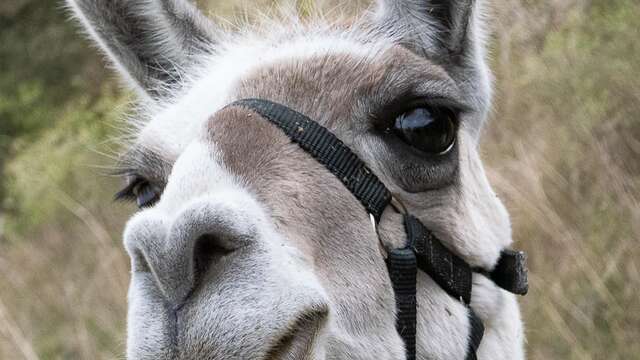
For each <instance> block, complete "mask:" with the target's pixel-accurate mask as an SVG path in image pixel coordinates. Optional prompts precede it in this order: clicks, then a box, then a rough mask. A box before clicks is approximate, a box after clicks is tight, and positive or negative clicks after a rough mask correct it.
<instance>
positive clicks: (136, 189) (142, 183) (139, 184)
mask: <svg viewBox="0 0 640 360" xmlns="http://www.w3.org/2000/svg"><path fill="white" fill-rule="evenodd" d="M129 179H130V180H129V184H127V186H125V187H124V189H122V190H120V191H119V192H117V193H116V195H115V200H116V201H129V202H136V203H137V205H138V207H139V208H145V207H149V206H152V205H153V204H154V203H155V202H156V201H157V200H158V198H159V196H160V195H159V191H157V189H156V187H155V186H154V185H153V184H151V182H149V181H148V180H147V179H145V178H143V177H141V176H139V175H130V176H129ZM149 191H153V193H147V192H149ZM143 194H144V195H146V199H142V200H141V195H143Z"/></svg>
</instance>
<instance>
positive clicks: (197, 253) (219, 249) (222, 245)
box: [193, 234, 235, 286]
mask: <svg viewBox="0 0 640 360" xmlns="http://www.w3.org/2000/svg"><path fill="white" fill-rule="evenodd" d="M234 250H235V249H234V248H233V246H231V244H229V243H228V242H226V241H224V240H223V239H222V238H220V237H218V236H215V235H211V234H205V235H202V236H200V237H199V238H198V240H197V241H196V245H195V247H194V249H193V262H194V282H195V286H197V285H198V284H199V282H200V281H201V280H202V278H203V277H204V276H205V274H206V273H207V271H208V270H209V268H210V267H211V265H212V264H215V263H217V262H219V261H220V259H221V258H222V257H223V256H225V255H228V254H230V253H232V252H233V251H234Z"/></svg>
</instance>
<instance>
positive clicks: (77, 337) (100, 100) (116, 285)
mask: <svg viewBox="0 0 640 360" xmlns="http://www.w3.org/2000/svg"><path fill="white" fill-rule="evenodd" d="M253 2H259V3H260V5H263V6H266V5H268V4H271V3H273V1H267V0H261V1H253ZM199 3H201V4H202V5H208V4H209V3H212V4H213V3H215V6H216V8H217V9H222V11H223V13H232V12H234V10H233V8H232V7H231V6H230V5H229V2H228V1H220V2H216V1H205V0H203V1H199ZM309 3H310V1H303V2H301V4H302V6H301V9H302V10H301V11H308V4H309ZM494 3H496V8H495V11H494V13H495V16H496V19H497V22H496V23H495V24H493V27H494V32H495V35H494V37H493V38H492V48H493V51H492V55H493V61H492V68H493V69H494V71H495V75H496V78H497V81H496V86H497V89H496V95H495V100H496V106H495V112H494V116H493V119H492V122H491V124H490V126H489V127H488V128H487V129H486V134H485V135H486V138H485V143H484V147H483V154H484V158H485V160H486V162H487V165H488V171H489V174H490V178H491V180H492V182H493V184H494V185H495V187H496V188H497V191H498V193H499V194H500V196H501V197H502V198H503V199H504V200H505V201H506V203H507V206H508V208H509V209H510V211H511V213H512V217H513V224H514V237H515V239H516V241H517V246H518V247H519V248H524V249H526V250H527V251H528V252H529V256H530V263H531V283H532V285H531V293H530V294H529V295H528V296H527V297H526V298H524V299H523V301H522V304H523V310H524V316H525V320H526V323H527V329H528V334H527V337H528V352H529V356H530V358H532V359H603V358H606V359H632V358H637V357H638V355H637V354H639V353H640V342H638V341H637V339H638V338H640V302H639V301H638V298H640V290H638V289H640V268H639V267H638V265H637V261H636V259H638V258H640V246H638V240H640V206H639V202H640V176H639V175H640V161H639V159H640V121H638V115H637V114H639V113H640V61H639V60H638V59H640V43H639V42H638V39H640V26H638V21H637V19H638V18H640V3H638V2H637V1H635V0H591V1H586V0H585V1H579V0H560V1H554V2H552V3H549V2H547V1H528V0H512V1H507V2H504V3H499V4H498V2H494ZM210 8H212V6H210ZM65 19H66V16H65V14H64V11H63V10H62V9H61V7H60V6H59V4H58V3H56V2H51V1H43V0H14V1H10V2H3V3H1V4H0V44H1V45H0V68H1V69H3V71H2V72H1V73H0V358H3V359H4V358H7V359H13V358H20V357H24V358H27V359H35V358H42V359H71V358H77V359H91V358H109V359H114V358H121V357H122V353H123V344H124V328H125V325H124V316H125V314H126V306H125V300H126V288H127V282H128V261H127V259H126V257H125V255H124V251H123V250H122V246H121V244H120V240H119V233H120V231H121V228H122V224H123V220H124V219H125V218H126V216H127V215H128V213H129V212H130V211H131V209H130V208H128V207H123V206H120V205H117V204H114V203H113V202H112V201H111V196H112V193H113V192H115V190H116V189H117V180H116V179H114V178H112V177H110V176H105V175H104V174H106V173H108V170H106V169H104V168H102V166H105V165H109V164H110V160H109V159H108V158H106V157H105V156H104V155H101V154H102V153H105V152H106V153H111V152H112V150H113V148H114V147H117V146H116V145H114V144H113V143H112V142H111V141H110V140H109V139H110V138H111V137H112V136H114V135H115V134H116V132H117V131H116V130H115V129H116V128H117V127H118V126H119V125H118V121H119V120H118V119H120V117H121V115H122V113H123V111H124V110H126V106H125V104H126V102H127V101H128V94H125V93H123V92H122V91H119V90H118V86H117V84H114V81H113V77H112V76H111V75H110V73H109V71H106V70H105V69H104V68H103V66H102V62H101V60H100V57H99V56H98V55H96V51H95V50H94V49H93V48H92V47H91V46H90V44H89V42H88V41H85V40H83V39H82V36H80V35H78V32H77V28H76V27H75V26H74V25H73V24H71V23H70V22H68V21H66V20H65Z"/></svg>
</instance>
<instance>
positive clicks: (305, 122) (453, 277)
mask: <svg viewBox="0 0 640 360" xmlns="http://www.w3.org/2000/svg"><path fill="white" fill-rule="evenodd" d="M229 106H239V107H243V108H246V109H249V110H252V111H254V112H256V113H258V114H259V115H260V116H262V117H263V118H265V119H267V120H268V121H270V122H271V123H273V124H274V125H276V126H278V127H279V128H280V129H282V130H283V131H284V133H285V134H286V135H287V136H289V138H290V139H291V141H293V142H295V143H297V144H298V145H299V146H300V147H301V148H302V149H304V150H305V151H307V152H308V153H309V154H311V156H313V157H314V158H315V159H316V160H317V161H318V162H320V163H321V164H322V165H324V166H325V167H326V168H327V169H328V170H329V171H331V173H333V174H334V175H335V176H336V177H337V178H338V179H340V181H342V183H343V184H344V185H345V186H346V187H347V189H349V191H351V193H352V194H353V195H354V196H355V197H356V198H357V199H358V200H359V201H360V203H361V204H362V205H363V206H364V207H365V209H366V210H367V211H368V212H369V214H370V215H371V217H372V219H373V220H372V222H373V224H374V228H375V227H376V226H377V224H378V222H379V221H380V217H381V216H382V213H383V211H384V210H385V208H386V207H387V206H388V205H389V204H392V206H393V207H394V208H395V209H396V210H397V211H399V212H401V213H402V214H403V216H404V226H405V231H406V233H407V243H406V244H405V247H403V248H397V249H396V248H392V249H388V248H387V249H385V250H386V252H387V259H386V260H387V268H388V271H389V277H390V279H391V284H392V286H393V291H394V294H395V298H396V309H397V322H396V329H397V330H398V333H399V334H400V336H401V337H402V339H403V340H404V343H405V349H406V355H407V360H414V359H415V358H416V278H417V269H420V270H422V271H424V272H425V273H427V275H429V276H430V277H431V278H432V279H433V280H434V281H435V282H436V283H437V284H438V285H439V286H440V287H441V288H442V289H443V290H444V291H445V292H447V293H448V294H449V295H450V296H452V297H453V298H455V299H457V300H459V301H460V302H461V303H463V304H464V305H465V306H467V308H468V309H469V326H470V339H469V346H468V350H467V357H466V359H467V360H473V359H476V352H477V350H478V347H479V346H480V342H481V340H482V336H483V334H484V325H483V324H482V321H481V320H480V318H479V317H478V316H477V315H476V314H475V313H474V312H473V309H472V308H471V306H470V304H471V291H472V287H473V286H472V275H473V273H474V272H475V273H479V274H483V275H485V276H487V277H488V278H489V279H491V280H492V281H493V282H494V283H495V284H496V285H498V286H499V287H501V288H502V289H504V290H507V291H509V292H512V293H514V294H518V295H525V294H526V293H527V291H528V283H527V266H526V255H525V253H524V252H520V251H513V250H508V249H507V250H503V251H502V254H501V256H500V259H499V261H498V263H497V265H496V266H495V267H494V268H493V269H492V270H486V269H478V268H473V267H471V266H469V264H467V263H466V262H465V261H464V260H463V259H462V258H460V257H459V256H457V255H456V254H455V253H453V252H452V251H451V250H449V249H448V248H447V247H446V246H444V245H443V243H442V242H441V241H440V240H439V239H438V238H437V237H436V236H435V235H434V234H433V233H432V232H431V231H429V230H428V229H427V228H426V227H425V226H424V225H423V224H422V222H420V220H418V219H417V218H415V217H413V216H412V215H411V214H409V213H408V212H407V211H406V209H404V207H403V206H401V204H400V205H398V202H397V200H396V199H394V198H393V196H392V194H391V192H390V191H389V190H388V189H387V187H386V186H385V185H384V184H383V183H382V182H381V181H380V180H379V179H378V177H377V176H376V175H375V174H373V172H372V171H371V170H370V169H369V168H368V167H367V166H366V165H365V163H364V162H363V161H362V160H360V159H359V158H358V156H357V155H356V154H354V153H353V152H352V151H351V149H349V148H348V147H347V146H346V145H345V144H344V143H343V142H342V141H340V139H338V138H337V137H336V136H335V135H333V133H331V132H330V131H329V130H327V129H326V128H324V127H323V126H321V125H320V124H318V123H317V122H315V121H313V120H311V119H309V118H308V117H306V116H305V115H303V114H300V113H299V112H296V111H294V110H292V109H290V108H288V107H286V106H284V105H281V104H277V103H274V102H271V101H268V100H263V99H244V100H239V101H236V102H234V103H231V104H230V105H229Z"/></svg>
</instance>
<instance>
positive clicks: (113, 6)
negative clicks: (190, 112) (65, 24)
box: [66, 0, 216, 101]
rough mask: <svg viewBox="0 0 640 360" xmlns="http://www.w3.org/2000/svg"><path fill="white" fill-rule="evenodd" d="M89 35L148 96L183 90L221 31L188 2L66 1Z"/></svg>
mask: <svg viewBox="0 0 640 360" xmlns="http://www.w3.org/2000/svg"><path fill="white" fill-rule="evenodd" d="M66 1H67V4H68V6H69V8H70V9H71V10H72V11H73V13H74V14H75V16H76V17H77V18H78V19H79V20H80V21H81V22H82V24H83V25H84V27H85V29H86V30H87V32H88V33H89V34H90V35H91V37H92V38H93V39H94V40H95V41H96V42H97V43H98V44H99V45H100V47H101V48H102V50H103V51H104V52H105V53H106V54H107V56H108V57H109V58H110V60H111V61H112V62H113V63H114V64H115V65H116V67H117V69H118V70H119V71H120V73H122V75H123V76H124V77H125V78H126V79H127V80H129V82H130V83H131V84H132V85H133V87H134V88H135V89H136V90H138V91H139V92H140V93H141V95H142V96H143V97H144V98H147V99H151V100H153V101H159V100H162V99H163V98H166V97H168V96H170V93H172V92H173V91H175V90H176V88H179V87H180V85H181V79H182V78H183V75H184V71H185V69H187V68H189V67H190V66H193V65H194V63H195V61H196V59H197V58H198V55H200V54H203V53H206V52H209V51H211V49H213V43H214V40H215V36H214V34H215V31H216V28H215V27H214V25H213V24H212V23H211V22H210V21H209V20H208V19H207V18H206V17H205V16H204V15H202V14H201V13H200V12H199V11H198V10H197V9H196V8H195V7H194V6H193V5H192V4H191V3H189V2H187V1H186V0H140V1H138V0H66Z"/></svg>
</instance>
